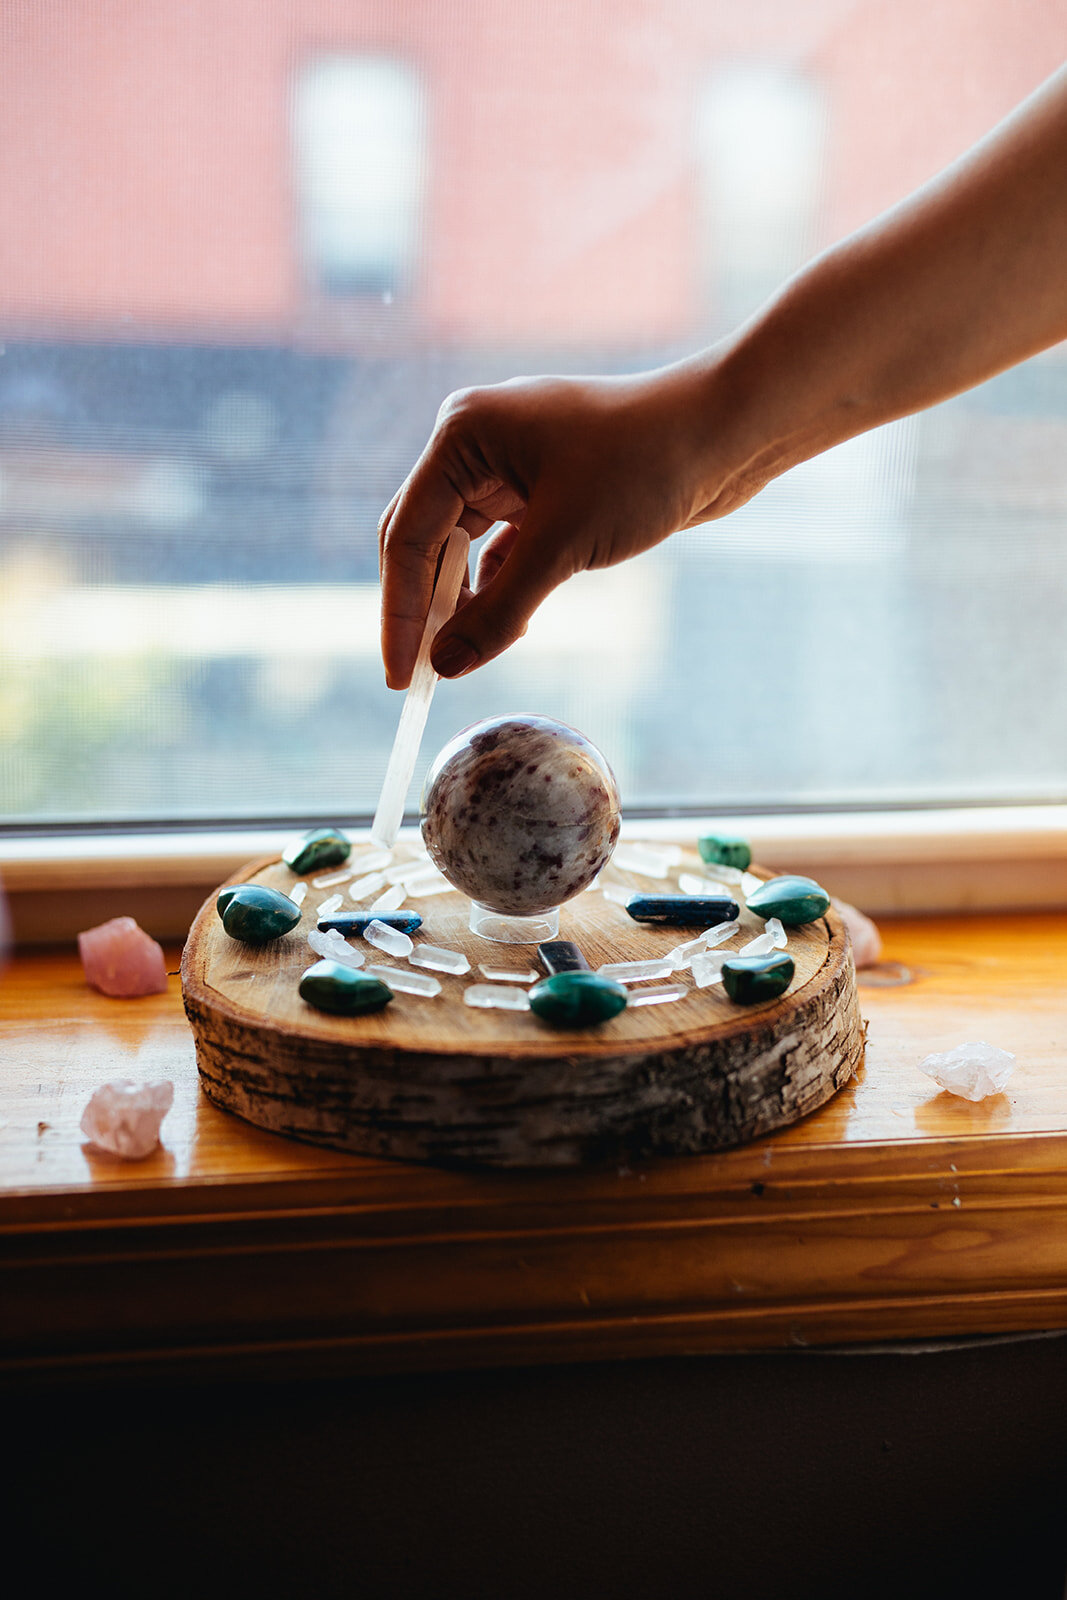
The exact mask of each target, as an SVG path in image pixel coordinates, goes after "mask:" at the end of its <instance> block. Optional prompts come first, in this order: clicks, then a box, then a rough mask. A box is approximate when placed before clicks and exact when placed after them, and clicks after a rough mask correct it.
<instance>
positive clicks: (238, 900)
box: [218, 883, 300, 944]
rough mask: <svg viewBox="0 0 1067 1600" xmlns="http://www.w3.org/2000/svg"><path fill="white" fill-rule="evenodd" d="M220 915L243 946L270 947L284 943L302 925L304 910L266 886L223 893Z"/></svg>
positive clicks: (250, 885) (245, 886) (241, 886)
mask: <svg viewBox="0 0 1067 1600" xmlns="http://www.w3.org/2000/svg"><path fill="white" fill-rule="evenodd" d="M223 901H225V904H223ZM218 911H219V916H220V917H221V918H222V926H223V927H224V928H225V929H226V932H227V933H228V934H229V936H230V938H231V939H239V940H240V941H241V943H242V944H266V943H267V942H268V941H269V940H271V939H280V938H281V936H282V934H283V933H288V932H289V930H290V928H295V927H296V925H297V923H298V922H299V921H300V907H299V906H297V905H294V904H293V902H292V901H291V900H290V898H289V896H288V895H287V894H282V892H281V890H280V889H268V888H266V887H265V885H264V884H262V883H242V884H239V885H238V887H237V888H236V889H223V891H222V893H221V894H220V895H219V898H218Z"/></svg>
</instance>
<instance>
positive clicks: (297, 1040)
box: [182, 851, 863, 1166]
mask: <svg viewBox="0 0 1067 1600" xmlns="http://www.w3.org/2000/svg"><path fill="white" fill-rule="evenodd" d="M700 865H701V863H700V858H699V857H698V856H697V854H696V852H695V851H693V852H691V853H690V855H689V856H688V857H686V858H685V859H683V861H682V862H681V863H680V868H681V870H689V871H691V872H697V871H699V870H700ZM769 875H770V874H764V876H769ZM238 878H239V880H240V881H245V882H252V883H257V884H265V885H267V886H269V887H271V888H276V889H280V890H282V891H283V892H285V891H288V890H289V889H291V888H292V886H293V883H294V881H295V876H294V874H293V873H292V872H291V871H290V870H289V868H288V867H286V866H285V865H284V864H283V863H282V862H280V861H277V860H273V861H267V862H253V863H251V864H250V865H249V866H248V867H247V868H246V869H245V870H244V871H243V872H242V873H240V874H239V875H238ZM231 881H235V880H231ZM602 881H603V882H604V883H606V884H610V883H615V884H617V885H618V886H619V887H620V888H626V889H631V890H635V891H636V890H637V889H638V888H642V887H644V888H645V889H646V890H647V888H648V883H647V881H645V882H642V880H639V879H638V878H636V877H634V876H633V875H632V874H629V873H624V872H620V871H619V870H618V869H617V868H615V867H609V868H607V869H606V870H605V872H604V873H603V874H602ZM342 887H343V886H342ZM662 887H663V888H664V889H665V890H673V889H675V885H674V884H673V883H664V884H663V885H662ZM328 893H330V889H329V888H328V887H327V888H326V889H319V890H316V889H314V888H311V890H310V892H309V893H308V895H307V898H306V900H305V901H304V906H303V917H302V919H301V922H300V924H298V926H297V927H296V928H294V929H293V930H292V932H291V933H289V934H288V935H286V936H285V937H284V938H281V939H276V940H273V941H272V942H271V943H269V944H266V945H260V946H251V945H246V944H240V943H238V942H237V941H235V940H234V939H231V938H230V936H229V935H228V934H227V933H226V932H225V930H224V929H223V926H222V923H221V921H220V920H219V917H218V915H217V913H216V909H215V895H214V894H213V895H211V896H210V897H209V898H208V900H207V901H206V902H205V904H204V906H203V908H202V910H201V912H200V914H199V916H198V917H197V919H196V921H195V922H194V924H193V927H192V929H191V931H190V935H189V939H188V942H187V944H186V947H185V952H184V956H183V960H182V983H183V991H184V997H185V1007H186V1013H187V1015H188V1017H189V1021H190V1023H191V1025H192V1029H193V1034H194V1037H195V1039H196V1044H197V1063H198V1066H199V1069H200V1073H201V1078H202V1081H203V1086H204V1088H205V1090H206V1091H207V1093H208V1094H209V1095H210V1096H211V1098H212V1099H213V1100H215V1101H216V1102H217V1103H218V1104H219V1105H221V1106H223V1107H224V1108H225V1109H227V1110H231V1111H235V1112H237V1113H238V1114H239V1115H240V1116H243V1117H246V1118H247V1119H248V1120H249V1121H250V1122H254V1123H255V1124H256V1125H257V1126H259V1127H263V1128H267V1129H269V1130H270V1131H272V1132H279V1133H287V1134H292V1135H295V1136H296V1137H299V1138H303V1139H308V1140H311V1141H313V1142H315V1143H319V1144H330V1145H334V1146H336V1147H337V1148H339V1149H347V1150H355V1151H359V1152H361V1153H364V1154H371V1155H389V1156H398V1157H401V1158H403V1159H408V1160H437V1161H446V1162H466V1163H476V1164H479V1165H490V1166H572V1165H576V1164H580V1163H581V1162H583V1161H604V1160H606V1159H607V1160H621V1159H632V1158H634V1157H637V1156H641V1155H643V1154H647V1153H649V1152H656V1153H659V1154H674V1155H677V1154H692V1153H696V1152H701V1151H707V1150H713V1149H721V1148H724V1147H726V1146H729V1145H733V1144H738V1143H740V1142H742V1141H743V1140H745V1139H751V1138H754V1137H756V1136H758V1135H759V1134H762V1133H767V1132H770V1131H771V1130H772V1129H774V1128H780V1127H785V1126H787V1125H788V1124H789V1123H790V1122H795V1121H796V1120H797V1118H798V1117H801V1116H804V1115H806V1114H807V1113H808V1112H810V1111H812V1110H814V1109H815V1108H816V1107H817V1106H819V1105H822V1104H823V1103H824V1102H825V1101H826V1100H827V1099H828V1098H829V1097H830V1095H832V1094H833V1093H834V1091H835V1090H836V1089H839V1088H840V1087H841V1086H842V1085H843V1084H844V1083H847V1082H848V1080H849V1078H851V1076H852V1074H853V1072H854V1071H855V1070H856V1068H857V1067H858V1066H859V1064H860V1062H861V1061H862V1059H863V1028H862V1024H861V1022H860V1018H859V1010H858V1007H857V1003H856V990H855V981H854V979H855V974H854V970H853V966H852V961H851V958H850V955H849V950H848V941H847V936H846V934H845V931H844V928H843V925H842V923H841V921H840V918H839V917H837V915H836V913H834V912H830V913H829V914H828V915H827V916H826V917H825V918H820V919H819V921H817V922H813V923H811V924H809V925H807V926H805V927H800V928H791V929H789V930H788V936H789V943H788V949H789V953H790V954H791V955H792V956H793V959H794V961H795V963H796V975H795V977H794V979H793V981H792V983H791V984H790V986H789V989H788V991H787V993H786V994H785V995H783V996H782V997H781V998H780V999H778V1000H775V1001H768V1002H764V1003H763V1004H760V1005H755V1006H738V1005H735V1004H734V1003H733V1002H732V1001H731V1000H730V998H729V996H728V995H727V994H726V992H725V990H724V989H723V987H722V985H721V984H719V985H715V986H713V987H709V988H706V989H698V988H697V987H695V985H694V984H693V983H692V975H691V974H690V973H688V972H682V973H679V974H677V975H676V981H680V982H681V983H682V984H683V986H685V987H686V988H687V993H686V995H685V997H684V998H682V999H680V1000H678V1001H676V1002H672V1003H670V1004H665V1005H658V1006H628V1007H627V1008H626V1009H625V1010H624V1011H623V1012H621V1013H620V1014H619V1015H618V1016H617V1017H614V1018H612V1019H611V1021H609V1022H607V1023H604V1024H602V1025H601V1026H599V1027H596V1028H584V1029H561V1028H553V1027H549V1026H546V1025H545V1024H544V1023H542V1022H540V1021H539V1020H538V1018H537V1017H535V1016H534V1015H532V1013H530V1012H523V1013H516V1012H509V1011H498V1010H477V1009H472V1008H471V1007H470V1006H468V1005H466V1004H465V1003H464V999H463V996H464V991H465V989H466V988H467V986H468V985H469V984H470V983H472V982H478V981H480V979H481V974H480V972H479V971H478V966H479V963H480V962H489V963H492V964H493V965H496V966H499V965H505V966H507V965H510V966H515V965H517V964H520V963H525V964H526V965H527V966H530V965H531V963H532V964H533V966H534V967H537V966H538V965H539V963H538V960H537V950H536V946H533V945H497V944H492V943H490V942H488V941H487V940H485V939H482V938H480V937H479V936H478V935H477V934H474V933H472V932H471V931H470V928H469V926H468V919H469V912H470V903H469V901H468V900H467V899H466V897H465V896H463V895H459V894H445V895H437V896H431V897H427V898H426V899H423V900H420V901H418V902H416V906H417V909H418V910H419V911H420V913H421V914H422V915H423V917H424V924H423V926H422V927H421V928H420V929H419V930H418V933H417V934H416V936H415V937H416V943H417V944H419V943H430V944H435V945H439V946H444V947H445V948H447V949H451V950H459V951H462V952H463V953H464V954H465V955H466V956H467V957H468V959H469V962H470V965H471V968H472V971H471V972H470V973H469V974H467V975H465V976H453V975H447V974H439V975H438V976H439V977H440V981H441V993H440V994H439V995H437V996H435V997H433V998H426V997H423V996H416V995H407V994H403V993H399V992H398V993H397V995H396V998H395V1000H394V1001H393V1002H392V1003H391V1004H389V1005H388V1006H387V1007H386V1008H385V1009H384V1010H382V1011H378V1012H374V1013H372V1014H370V1015H367V1016H362V1017H335V1016H329V1015H326V1014H324V1013H322V1012H320V1011H316V1010H314V1009H313V1008H312V1007H310V1006H308V1005H306V1004H305V1003H304V1001H303V1000H302V999H301V998H300V995H299V987H298V986H299V980H300V976H301V974H302V973H303V972H304V971H305V970H306V968H307V967H308V965H309V964H310V963H311V962H312V961H314V960H317V959H318V958H317V956H315V955H314V954H313V953H312V952H311V951H310V950H309V948H308V944H307V935H308V932H309V931H311V930H312V929H314V927H315V926H316V922H317V918H318V911H317V907H318V905H320V904H321V903H322V902H323V901H324V900H325V898H326V896H327V894H328ZM742 904H743V900H742ZM764 926H765V925H764V923H763V921H762V920H761V919H760V918H758V917H757V916H756V915H755V914H754V913H752V912H749V911H747V910H745V911H743V912H742V914H741V927H740V930H739V931H738V933H737V934H735V935H734V937H733V938H732V939H731V940H730V941H729V944H728V945H724V946H723V948H724V949H737V948H739V947H740V946H742V945H743V944H745V943H746V942H747V941H748V940H750V939H752V938H753V937H755V936H756V935H757V934H760V933H762V932H763V931H764ZM698 931H699V924H697V925H696V926H694V927H693V928H691V929H688V930H687V929H683V928H677V927H674V928H665V927H657V926H652V925H648V924H642V923H638V922H635V921H634V920H633V918H632V917H630V916H629V915H628V914H627V912H626V910H625V908H624V907H623V906H621V905H619V904H617V903H616V902H614V901H612V900H610V899H606V898H605V897H604V895H603V894H602V893H601V892H599V891H594V892H591V893H587V894H582V895H579V896H577V897H576V898H575V899H574V900H572V901H571V902H570V903H569V904H568V905H566V906H565V907H564V908H563V912H562V915H561V925H560V935H561V937H563V938H567V939H573V940H575V941H576V942H577V943H578V945H579V946H580V948H581V949H582V951H583V952H584V954H585V956H586V958H587V960H588V961H589V962H590V964H591V965H592V966H593V967H597V966H599V965H601V963H603V962H609V961H633V960H649V959H653V958H655V957H657V956H662V955H664V954H666V952H667V951H668V950H670V949H671V948H672V947H673V946H675V945H677V944H678V943H679V942H681V941H682V940H684V939H687V938H691V937H692V936H693V934H694V933H695V932H698ZM357 943H358V948H359V949H360V950H361V951H364V952H365V953H366V955H367V957H368V960H371V961H373V962H375V963H376V964H378V965H381V966H383V967H385V968H387V969H392V968H394V967H395V968H399V969H406V970H408V971H410V970H412V969H411V968H410V967H408V964H407V962H406V961H404V960H402V959H400V960H398V959H394V958H393V957H390V956H385V955H383V954H382V953H381V952H380V951H378V950H376V949H375V948H374V947H373V946H371V945H367V944H366V943H365V942H363V941H358V942H357ZM639 992H640V991H639V990H633V991H632V993H633V994H634V995H635V997H636V996H637V994H639Z"/></svg>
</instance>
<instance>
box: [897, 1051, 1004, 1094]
mask: <svg viewBox="0 0 1067 1600" xmlns="http://www.w3.org/2000/svg"><path fill="white" fill-rule="evenodd" d="M1014 1070H1015V1057H1014V1056H1013V1055H1012V1053H1011V1051H1010V1050H998V1049H997V1046H996V1045H994V1044H987V1043H986V1041H985V1040H984V1039H975V1040H974V1041H972V1042H971V1043H968V1044H958V1045H957V1046H956V1048H955V1050H942V1051H940V1052H939V1051H934V1053H933V1055H929V1056H926V1057H925V1058H924V1059H923V1060H922V1061H920V1062H919V1071H920V1072H925V1073H926V1076H927V1077H928V1078H933V1080H934V1082H935V1083H936V1084H937V1085H938V1086H939V1087H940V1088H942V1089H947V1090H948V1092H949V1094H958V1095H959V1096H960V1097H961V1098H962V1099H964V1100H984V1099H985V1098H986V1096H987V1095H990V1094H1000V1092H1001V1090H1002V1089H1003V1088H1004V1085H1005V1084H1006V1083H1007V1081H1008V1079H1009V1078H1010V1077H1011V1075H1012V1073H1013V1072H1014Z"/></svg>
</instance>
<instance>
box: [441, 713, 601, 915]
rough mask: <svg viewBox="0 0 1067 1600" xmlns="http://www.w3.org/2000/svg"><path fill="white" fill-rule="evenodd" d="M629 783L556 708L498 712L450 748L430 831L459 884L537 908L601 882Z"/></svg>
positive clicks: (512, 908)
mask: <svg viewBox="0 0 1067 1600" xmlns="http://www.w3.org/2000/svg"><path fill="white" fill-rule="evenodd" d="M619 821H620V810H619V789H618V785H617V784H616V782H615V775H614V773H613V772H612V770H611V768H610V767H609V766H608V764H607V762H606V761H605V760H604V757H603V756H602V755H601V754H600V751H599V750H598V749H597V748H596V746H595V745H593V744H590V742H589V740H588V739H586V738H585V737H584V736H583V735H582V734H580V733H578V732H577V731H576V730H575V729H574V728H568V727H567V726H566V724H565V723H562V722H554V721H553V720H552V718H551V717H539V716H533V715H515V716H509V717H489V718H487V719H486V721H484V722H476V723H475V724H474V725H473V727H470V728H464V729H463V731H462V732H461V733H457V734H456V736H455V738H454V739H450V740H449V742H448V744H446V745H445V747H444V749H443V750H442V751H441V752H440V754H439V755H438V757H437V759H436V760H435V761H434V763H433V765H432V767H431V768H430V771H429V773H428V775H427V778H426V784H425V787H424V789H423V795H422V837H423V840H424V841H425V844H426V848H427V850H428V851H429V853H430V856H431V858H432V859H433V861H434V862H435V863H436V864H437V866H438V867H439V868H440V869H441V871H442V872H443V873H444V875H445V877H446V878H447V879H448V880H449V882H450V883H454V884H455V886H456V888H457V889H460V890H462V892H463V893H464V894H467V895H470V897H471V899H472V900H475V901H477V902H478V903H479V904H480V905H483V906H486V907H488V909H489V910H490V911H495V912H500V913H502V914H503V915H505V916H512V917H528V916H536V915H537V914H538V913H540V912H543V911H548V910H550V909H551V908H552V907H554V906H559V905H562V904H563V902H564V901H565V900H570V899H571V898H572V897H573V896H574V895H576V894H579V893H580V892H581V890H582V889H584V888H585V886H586V884H588V883H591V882H592V880H593V879H594V878H595V877H596V875H597V873H598V872H599V871H600V869H601V867H603V866H604V865H605V863H606V862H607V861H608V859H609V857H610V856H611V852H612V851H613V850H614V848H615V841H616V839H617V838H618V837H619Z"/></svg>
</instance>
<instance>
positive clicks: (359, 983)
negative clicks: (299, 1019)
mask: <svg viewBox="0 0 1067 1600" xmlns="http://www.w3.org/2000/svg"><path fill="white" fill-rule="evenodd" d="M300 998H301V999H302V1000H306V1001H307V1003H308V1005H309V1006H314V1007H315V1009H316V1011H330V1012H332V1013H333V1015H334V1016H337V1017H360V1016H362V1015H363V1013H364V1012H366V1011H380V1010H381V1009H382V1007H383V1006H387V1005H388V1004H389V1002H390V1000H391V999H392V998H393V991H392V989H390V987H389V985H388V984H387V983H382V981H381V980H380V979H379V978H368V976H367V974H366V973H365V972H357V971H356V970H355V968H353V967H346V966H342V964H341V962H340V961H329V960H327V961H316V963H315V965H314V966H313V967H308V969H307V971H306V972H305V973H304V975H303V977H302V978H301V979H300Z"/></svg>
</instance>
